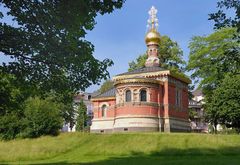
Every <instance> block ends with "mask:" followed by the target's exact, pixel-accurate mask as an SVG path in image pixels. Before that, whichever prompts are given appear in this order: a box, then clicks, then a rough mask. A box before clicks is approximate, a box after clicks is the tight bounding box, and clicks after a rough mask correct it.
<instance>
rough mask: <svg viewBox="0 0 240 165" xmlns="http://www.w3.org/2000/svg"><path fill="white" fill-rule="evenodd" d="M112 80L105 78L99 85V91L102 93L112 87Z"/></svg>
mask: <svg viewBox="0 0 240 165" xmlns="http://www.w3.org/2000/svg"><path fill="white" fill-rule="evenodd" d="M113 87H114V85H113V81H112V80H106V81H105V82H104V83H103V84H102V85H101V87H100V89H99V90H98V91H99V92H100V93H104V92H106V91H108V90H109V89H111V88H113Z"/></svg>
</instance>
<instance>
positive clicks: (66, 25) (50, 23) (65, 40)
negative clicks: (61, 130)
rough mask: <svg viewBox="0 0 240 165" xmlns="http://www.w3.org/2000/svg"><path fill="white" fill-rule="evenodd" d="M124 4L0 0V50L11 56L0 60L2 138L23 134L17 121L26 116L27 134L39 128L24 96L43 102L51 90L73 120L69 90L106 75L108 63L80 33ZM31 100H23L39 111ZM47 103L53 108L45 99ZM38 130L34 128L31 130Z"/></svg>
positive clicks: (106, 0)
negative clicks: (32, 117)
mask: <svg viewBox="0 0 240 165" xmlns="http://www.w3.org/2000/svg"><path fill="white" fill-rule="evenodd" d="M123 3H124V0H117V1H112V0H103V1H100V0H89V1H85V0H79V1H73V0H53V1H49V0H47V1H27V0H21V1H8V0H0V5H1V6H3V7H5V9H6V11H7V13H5V12H4V11H0V19H1V21H0V54H1V56H8V57H10V58H12V60H11V61H10V62H3V63H2V64H0V71H1V73H0V74H1V77H0V88H1V91H0V94H1V96H0V99H1V100H0V101H1V105H0V110H1V111H0V136H1V137H3V138H5V139H7V138H8V139H11V138H14V137H16V136H18V134H19V133H20V132H21V133H22V130H23V128H22V125H21V123H22V122H19V121H21V120H22V119H23V118H25V117H26V118H28V120H25V121H28V122H29V124H30V125H29V127H28V128H27V127H26V125H25V127H26V129H25V131H24V134H25V135H26V136H27V137H35V136H39V135H40V134H42V131H41V128H40V127H39V128H37V129H35V128H32V125H31V123H33V121H30V119H31V118H30V114H29V113H28V112H30V108H27V110H26V112H25V109H23V103H24V101H25V100H26V99H27V98H29V97H32V99H33V98H35V99H37V100H38V99H40V100H38V101H39V102H40V103H39V104H42V102H45V101H47V99H48V97H49V95H52V94H53V95H54V97H53V98H52V101H53V102H54V104H55V103H56V104H61V105H62V108H61V115H62V117H64V119H65V121H66V122H72V123H73V119H74V118H73V116H74V111H73V107H72V106H71V105H72V98H73V94H74V93H75V92H76V91H78V90H84V89H85V88H87V87H89V86H90V85H91V84H96V83H99V82H100V81H101V80H102V79H107V78H108V77H109V73H108V71H107V68H108V67H109V66H111V65H112V64H113V62H112V61H111V60H110V59H104V60H103V61H99V60H97V59H95V58H94V56H93V51H94V46H93V45H92V44H91V43H90V42H89V41H87V40H85V35H86V34H87V32H89V31H90V30H92V29H93V28H94V25H95V24H96V22H95V18H96V16H97V15H103V14H106V13H111V12H112V11H113V10H114V9H119V8H121V7H122V5H123ZM9 19H12V22H11V23H9ZM5 20H8V21H5ZM30 102H31V101H27V102H26V103H28V104H31V106H34V108H36V109H37V111H41V110H42V109H41V108H39V107H37V105H34V104H33V103H30ZM46 104H48V102H46ZM49 106H52V107H53V108H56V107H55V105H50V103H49ZM45 109H47V107H45ZM47 110H50V109H47ZM33 113H35V114H34V115H37V114H36V113H37V112H35V111H33ZM43 113H45V115H47V114H46V113H47V112H45V111H44V112H43ZM49 113H51V112H49ZM52 113H53V114H48V115H54V112H52ZM25 115H26V116H25ZM42 117H43V116H42ZM26 118H25V119H26ZM43 118H44V117H43ZM35 119H36V120H40V118H37V117H36V118H35ZM10 121H11V122H10ZM56 123H57V121H56ZM56 123H52V124H56ZM50 124H51V123H50ZM49 127H50V125H49ZM55 128H56V127H55ZM38 129H39V130H40V131H39V132H34V131H38ZM48 129H50V128H46V131H48V132H49V133H50V134H51V133H52V131H51V130H48ZM45 133H46V132H45ZM45 133H44V134H45ZM46 134H47V133H46Z"/></svg>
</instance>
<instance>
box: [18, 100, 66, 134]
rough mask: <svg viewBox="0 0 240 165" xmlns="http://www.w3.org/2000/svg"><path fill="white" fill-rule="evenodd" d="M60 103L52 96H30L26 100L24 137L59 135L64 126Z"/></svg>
mask: <svg viewBox="0 0 240 165" xmlns="http://www.w3.org/2000/svg"><path fill="white" fill-rule="evenodd" d="M60 109H61V107H60V105H59V104H57V103H56V102H54V101H53V100H52V99H51V97H48V98H46V99H40V98H38V97H35V98H29V99H28V100H27V101H26V102H25V109H24V115H25V119H24V126H25V128H24V130H23V132H22V136H23V137H31V138H32V137H39V136H41V135H57V134H58V132H59V129H61V128H62V124H63V120H62V117H61V115H60Z"/></svg>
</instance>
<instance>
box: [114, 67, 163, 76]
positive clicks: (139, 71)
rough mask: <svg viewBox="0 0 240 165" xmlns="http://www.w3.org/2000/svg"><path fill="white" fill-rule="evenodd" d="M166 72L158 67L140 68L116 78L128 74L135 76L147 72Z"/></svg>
mask: <svg viewBox="0 0 240 165" xmlns="http://www.w3.org/2000/svg"><path fill="white" fill-rule="evenodd" d="M163 70H166V69H164V68H161V67H159V66H153V67H142V68H138V69H135V70H132V71H129V72H125V73H122V74H118V75H117V76H121V75H130V74H136V73H147V72H156V71H163Z"/></svg>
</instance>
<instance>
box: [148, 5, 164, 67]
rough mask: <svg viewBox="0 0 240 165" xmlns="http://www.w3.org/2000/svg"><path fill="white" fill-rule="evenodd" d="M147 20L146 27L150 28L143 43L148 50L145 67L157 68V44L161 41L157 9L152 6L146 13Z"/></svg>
mask: <svg viewBox="0 0 240 165" xmlns="http://www.w3.org/2000/svg"><path fill="white" fill-rule="evenodd" d="M148 14H149V19H148V25H147V27H150V29H149V30H148V32H147V34H146V36H145V42H146V44H147V47H148V50H147V55H148V58H147V60H146V62H145V67H154V66H159V58H158V52H159V50H158V49H159V42H160V40H161V37H160V34H159V33H158V31H157V29H158V19H157V9H155V7H154V6H152V7H151V9H150V10H149V12H148Z"/></svg>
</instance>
